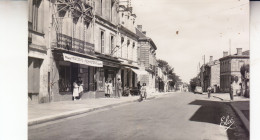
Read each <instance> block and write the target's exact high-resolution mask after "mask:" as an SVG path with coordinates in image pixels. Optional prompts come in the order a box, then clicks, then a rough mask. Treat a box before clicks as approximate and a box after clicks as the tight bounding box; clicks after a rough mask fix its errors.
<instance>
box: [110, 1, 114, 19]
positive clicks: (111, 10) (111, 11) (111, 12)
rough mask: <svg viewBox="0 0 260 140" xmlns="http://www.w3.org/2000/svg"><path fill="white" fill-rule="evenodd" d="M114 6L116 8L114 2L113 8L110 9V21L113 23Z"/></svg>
mask: <svg viewBox="0 0 260 140" xmlns="http://www.w3.org/2000/svg"><path fill="white" fill-rule="evenodd" d="M113 6H114V2H113V1H111V7H110V20H111V21H113Z"/></svg>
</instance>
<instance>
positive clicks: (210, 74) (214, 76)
mask: <svg viewBox="0 0 260 140" xmlns="http://www.w3.org/2000/svg"><path fill="white" fill-rule="evenodd" d="M203 77H204V80H203V81H204V82H203V85H204V86H203V91H207V88H208V87H209V86H210V87H212V88H213V90H214V92H219V87H220V63H219V60H213V56H210V60H209V62H208V63H207V64H206V65H205V71H204V75H203Z"/></svg>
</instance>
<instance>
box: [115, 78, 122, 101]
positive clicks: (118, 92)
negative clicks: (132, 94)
mask: <svg viewBox="0 0 260 140" xmlns="http://www.w3.org/2000/svg"><path fill="white" fill-rule="evenodd" d="M116 88H117V91H116V92H117V97H118V98H120V97H121V94H122V82H121V80H120V78H118V79H117V83H116Z"/></svg>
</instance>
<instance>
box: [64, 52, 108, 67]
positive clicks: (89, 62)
mask: <svg viewBox="0 0 260 140" xmlns="http://www.w3.org/2000/svg"><path fill="white" fill-rule="evenodd" d="M63 59H64V61H69V62H73V63H78V64H83V65H88V66H93V67H103V62H102V61H98V60H92V59H87V58H83V57H78V56H74V55H70V54H66V53H63Z"/></svg>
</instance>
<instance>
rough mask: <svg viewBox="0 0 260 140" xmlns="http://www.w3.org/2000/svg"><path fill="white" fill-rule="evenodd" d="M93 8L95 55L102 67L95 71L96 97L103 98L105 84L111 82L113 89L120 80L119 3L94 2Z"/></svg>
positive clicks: (110, 0) (106, 0) (102, 0)
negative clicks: (118, 79)
mask: <svg viewBox="0 0 260 140" xmlns="http://www.w3.org/2000/svg"><path fill="white" fill-rule="evenodd" d="M94 7H95V8H94V9H95V10H94V18H95V19H94V33H93V34H94V44H95V55H96V56H97V57H98V58H99V59H100V60H101V61H102V62H103V65H104V66H103V67H101V68H98V69H97V70H96V79H95V80H96V84H97V89H96V97H102V96H104V91H105V82H106V81H107V82H109V81H112V84H113V87H115V85H116V81H117V78H121V62H122V61H120V60H119V59H118V55H119V54H118V53H119V51H118V48H119V40H120V37H119V31H118V24H119V11H118V10H119V2H118V1H116V0H95V6H94ZM114 91H115V88H114ZM114 93H115V92H114Z"/></svg>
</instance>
